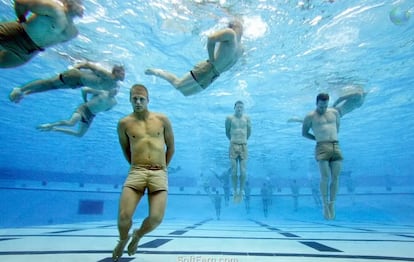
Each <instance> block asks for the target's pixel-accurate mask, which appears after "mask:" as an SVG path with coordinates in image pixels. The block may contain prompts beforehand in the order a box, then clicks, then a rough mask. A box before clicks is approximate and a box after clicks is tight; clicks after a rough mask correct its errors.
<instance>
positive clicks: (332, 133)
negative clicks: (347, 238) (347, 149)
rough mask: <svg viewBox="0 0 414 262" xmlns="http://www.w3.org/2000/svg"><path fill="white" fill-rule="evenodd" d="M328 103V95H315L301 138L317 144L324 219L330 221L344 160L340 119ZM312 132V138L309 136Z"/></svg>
mask: <svg viewBox="0 0 414 262" xmlns="http://www.w3.org/2000/svg"><path fill="white" fill-rule="evenodd" d="M328 103H329V95H328V94H326V93H320V94H318V95H317V97H316V109H315V110H313V111H311V112H310V113H309V114H308V115H306V117H305V119H304V120H303V124H302V135H303V136H304V137H306V138H308V139H311V140H315V141H316V147H315V158H316V160H317V161H318V163H319V171H320V174H321V183H320V190H321V195H322V204H323V215H324V217H325V219H327V220H333V219H335V201H336V195H337V193H338V188H339V174H340V173H341V166H342V159H343V158H342V154H341V150H340V148H339V142H338V133H339V126H340V118H341V117H340V114H339V112H338V110H336V109H335V108H328ZM311 129H312V133H313V134H311V133H310V130H311ZM329 182H330V183H329Z"/></svg>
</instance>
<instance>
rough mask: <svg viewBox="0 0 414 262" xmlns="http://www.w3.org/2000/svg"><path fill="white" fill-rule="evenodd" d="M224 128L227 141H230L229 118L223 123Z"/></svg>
mask: <svg viewBox="0 0 414 262" xmlns="http://www.w3.org/2000/svg"><path fill="white" fill-rule="evenodd" d="M225 127H226V136H227V138H228V139H229V140H231V135H230V129H231V117H227V118H226V123H225Z"/></svg>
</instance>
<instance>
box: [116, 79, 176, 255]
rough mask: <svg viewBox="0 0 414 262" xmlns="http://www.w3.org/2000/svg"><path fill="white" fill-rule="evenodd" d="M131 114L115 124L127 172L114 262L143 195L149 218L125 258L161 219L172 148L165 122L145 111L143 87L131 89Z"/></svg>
mask: <svg viewBox="0 0 414 262" xmlns="http://www.w3.org/2000/svg"><path fill="white" fill-rule="evenodd" d="M129 100H130V103H131V105H132V108H133V113H131V114H129V115H128V116H126V117H124V118H122V119H121V120H120V121H119V122H118V137H119V143H120V145H121V148H122V151H123V153H124V156H125V158H126V160H127V161H128V163H129V164H130V171H129V173H128V177H127V179H126V181H125V183H124V187H123V189H122V194H121V199H120V201H119V213H118V231H119V241H118V244H117V245H116V246H115V248H114V250H113V252H112V259H113V261H118V260H119V259H120V258H121V256H122V254H123V252H124V248H125V246H126V245H127V244H128V242H129V239H130V238H131V236H130V235H129V230H130V229H131V227H132V218H133V215H134V212H135V210H136V208H137V206H138V204H139V202H140V200H141V198H142V197H143V196H144V193H145V192H147V195H148V203H149V214H148V216H147V217H146V218H145V219H144V220H143V222H142V224H141V226H140V227H139V228H138V229H135V230H134V231H133V234H132V239H131V241H130V242H129V245H128V255H130V256H132V255H134V254H135V253H136V251H137V248H138V242H139V240H140V239H141V238H142V237H143V236H144V235H145V234H147V233H149V232H151V231H152V230H154V229H155V228H156V227H157V226H158V225H159V224H160V223H161V221H162V219H163V218H164V213H165V208H166V204H167V190H168V182H167V181H168V179H167V167H168V164H169V163H170V161H171V159H172V157H173V154H174V151H175V147H174V134H173V129H172V126H171V123H170V121H169V119H168V118H167V117H166V116H165V115H164V114H160V113H154V112H150V111H149V110H148V102H149V96H148V90H147V88H146V87H145V86H143V85H138V84H137V85H133V86H132V87H131V91H130V97H129Z"/></svg>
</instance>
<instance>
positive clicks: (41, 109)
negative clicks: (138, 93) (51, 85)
mask: <svg viewBox="0 0 414 262" xmlns="http://www.w3.org/2000/svg"><path fill="white" fill-rule="evenodd" d="M54 1H63V2H64V1H65V0H54ZM82 2H83V6H84V13H83V17H76V18H74V24H75V26H76V28H77V29H78V31H79V34H78V35H77V36H76V37H75V38H73V39H71V40H70V41H67V42H64V43H59V44H56V45H53V46H50V47H48V48H46V50H44V51H42V52H39V53H38V54H37V55H36V56H35V57H33V58H32V59H31V60H30V61H28V62H27V63H24V64H22V65H19V66H16V67H12V68H0V104H1V114H0V145H1V150H0V194H1V200H0V210H1V215H0V261H4V262H21V261H24V262H27V261H52V262H54V261H56V262H69V261H70V262H77V261H82V262H84V261H86V262H89V261H99V262H101V261H108V262H109V261H113V259H112V252H113V250H114V248H115V246H116V245H117V243H118V240H119V235H118V228H117V218H118V205H119V200H120V196H121V191H122V188H123V184H124V182H125V179H126V178H127V175H128V171H129V164H128V162H127V161H126V159H125V157H124V154H123V151H122V149H121V146H120V142H119V140H118V133H117V125H118V121H119V120H120V119H121V118H123V117H125V116H127V115H129V114H130V113H132V112H133V106H132V105H131V103H130V88H131V87H132V86H133V85H134V84H143V85H145V86H146V87H147V89H148V92H149V104H148V108H149V110H150V111H151V112H160V113H163V114H165V115H166V116H167V117H168V118H169V120H170V122H171V125H172V129H173V132H174V140H175V153H174V156H173V158H172V160H171V162H170V164H169V166H168V201H167V206H166V211H165V216H164V219H163V221H162V222H161V224H160V225H159V226H158V227H156V228H155V230H153V231H151V232H150V233H148V234H147V235H145V236H143V237H142V238H141V239H140V241H139V246H138V250H137V252H136V254H134V255H131V256H130V255H128V253H127V248H125V251H124V253H123V256H122V257H121V258H119V259H118V261H148V262H169V261H176V262H196V261H197V262H201V261H203V262H207V261H208V262H219V261H220V262H250V261H263V262H266V261H283V262H285V261H295V262H303V261H305V262H314V261H315V262H316V261H318V262H319V261H329V262H332V261H334V262H336V261H338V262H344V261H349V262H368V261H369V262H371V261H372V262H374V261H375V262H383V261H386V262H389V261H414V250H413V248H412V247H413V245H414V177H413V170H414V71H413V68H414V16H413V13H414V1H411V0H387V1H381V0H358V1H357V0H146V1H143V0H142V1H141V0H138V1H128V0H99V1H97V0H82ZM234 19H237V20H239V21H241V23H242V25H243V34H242V37H241V45H242V47H243V53H242V55H241V57H240V58H239V59H238V61H237V62H236V63H235V64H234V65H233V66H232V67H231V68H229V69H228V70H227V71H224V72H221V73H220V75H219V76H218V77H217V78H216V79H215V80H214V82H213V83H211V84H210V85H209V86H208V87H207V88H205V89H203V90H202V91H201V92H199V93H196V94H192V95H189V96H184V95H183V94H182V93H181V92H179V91H178V90H176V89H175V88H174V87H173V86H172V85H171V84H170V83H169V82H167V81H165V80H164V79H161V78H160V77H157V76H154V75H148V74H146V73H145V72H146V70H147V69H148V68H160V69H164V70H167V71H169V72H172V73H174V74H176V75H177V76H179V77H181V76H183V75H185V74H187V73H189V71H190V70H192V69H193V67H194V65H196V64H197V63H198V62H200V61H205V60H207V59H208V58H209V56H208V52H207V46H208V41H207V39H208V36H210V35H211V34H213V33H214V32H215V31H218V30H221V29H223V28H226V27H227V26H228V24H229V22H231V21H233V20H234ZM6 21H16V14H15V10H14V1H12V0H0V22H1V23H3V22H6ZM0 33H1V32H0ZM0 36H1V35H0ZM1 41H2V40H1V38H0V50H2V48H1ZM84 62H90V63H93V64H96V65H98V66H100V67H102V68H105V69H107V70H108V71H111V70H112V67H113V66H114V65H118V66H122V67H124V68H125V79H124V80H123V81H118V85H119V90H118V93H117V94H115V96H114V99H116V101H117V103H116V105H115V106H113V107H111V108H110V110H106V111H105V110H102V111H104V112H100V113H99V114H96V117H95V118H94V119H93V123H91V125H90V126H89V128H88V129H87V131H86V132H85V133H84V134H83V136H73V135H70V134H67V133H63V132H54V131H51V130H48V129H47V128H45V126H43V128H39V127H40V126H42V125H45V124H46V123H51V122H55V121H59V120H64V119H68V118H70V117H71V115H72V114H73V112H74V111H75V110H76V109H77V107H78V106H79V105H80V104H82V103H83V98H82V92H81V88H73V89H70V88H68V89H60V90H49V91H46V92H40V93H33V94H30V95H26V96H24V98H22V99H21V100H20V101H14V102H13V101H11V100H10V94H11V93H12V92H13V90H15V88H17V87H21V86H23V85H25V84H27V83H30V82H32V81H34V80H39V79H49V78H52V77H56V76H58V75H59V74H60V73H62V72H64V71H66V70H69V69H71V68H73V67H74V66H76V65H77V64H79V63H84ZM61 80H62V79H61ZM355 91H360V92H363V93H364V100H363V101H362V102H361V103H360V104H359V105H358V106H357V107H356V108H354V109H353V110H350V112H346V114H343V115H342V117H341V118H340V128H339V133H338V141H339V144H340V148H341V151H342V155H343V160H342V169H341V172H340V176H339V189H338V194H337V198H336V201H335V206H336V215H335V217H334V218H332V219H326V217H324V208H323V203H322V198H321V194H320V190H319V183H320V178H321V175H320V172H319V167H318V162H317V161H316V160H315V144H316V143H315V141H312V140H310V139H307V138H305V137H304V136H303V135H302V123H301V121H302V120H303V119H304V118H305V116H306V115H307V114H308V113H309V112H311V111H313V110H315V109H316V103H315V102H316V96H317V95H318V94H319V93H328V94H329V96H330V100H329V106H330V107H332V106H334V102H335V101H336V100H337V99H340V98H341V97H344V96H346V95H348V94H350V93H352V92H355ZM239 100H240V101H242V102H243V103H244V114H246V115H247V116H249V118H250V120H251V135H250V137H249V138H248V141H247V147H248V158H247V166H246V173H247V184H248V189H249V190H248V193H246V192H245V195H244V196H243V199H234V198H233V193H232V188H231V182H229V181H230V175H229V171H228V170H229V168H230V167H231V162H230V159H229V139H228V138H227V136H226V129H225V121H226V117H228V116H231V115H233V114H235V102H236V101H239ZM111 101H113V100H111ZM77 127H78V126H77V125H75V126H73V127H69V128H72V129H73V130H77ZM223 178H227V181H226V182H223V181H224V180H223ZM217 203H220V205H219V206H218V204H217ZM148 212H149V204H148V200H147V195H146V194H145V195H144V196H143V198H142V200H141V202H140V203H139V205H138V207H137V209H136V211H135V215H134V221H133V226H132V228H131V232H130V234H132V229H136V228H138V227H139V226H140V224H141V223H142V222H143V219H145V218H146V217H147V215H148Z"/></svg>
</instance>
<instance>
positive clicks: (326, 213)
mask: <svg viewBox="0 0 414 262" xmlns="http://www.w3.org/2000/svg"><path fill="white" fill-rule="evenodd" d="M323 217H324V218H325V219H326V220H330V219H331V213H330V212H329V205H328V204H324V205H323Z"/></svg>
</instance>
